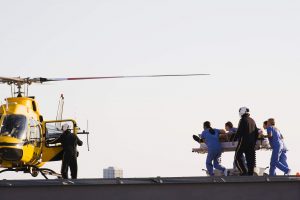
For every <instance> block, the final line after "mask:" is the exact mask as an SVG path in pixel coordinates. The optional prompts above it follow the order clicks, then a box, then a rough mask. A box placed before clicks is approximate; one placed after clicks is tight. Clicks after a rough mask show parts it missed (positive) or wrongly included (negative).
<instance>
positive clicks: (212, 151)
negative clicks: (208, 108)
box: [200, 121, 227, 176]
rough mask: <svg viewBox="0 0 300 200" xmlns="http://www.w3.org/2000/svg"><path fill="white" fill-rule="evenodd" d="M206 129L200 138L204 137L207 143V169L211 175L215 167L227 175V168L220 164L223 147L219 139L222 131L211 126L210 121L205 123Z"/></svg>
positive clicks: (204, 127)
mask: <svg viewBox="0 0 300 200" xmlns="http://www.w3.org/2000/svg"><path fill="white" fill-rule="evenodd" d="M203 129H204V131H203V132H202V133H201V134H200V138H201V139H204V142H205V144H206V145H207V149H208V152H207V157H206V169H207V171H208V174H209V175H210V176H214V172H213V168H215V169H218V170H220V171H222V172H223V174H224V175H225V176H227V170H226V168H225V167H223V166H222V165H220V162H221V154H222V148H221V144H220V141H219V134H220V132H222V133H223V132H225V131H221V130H218V129H213V128H211V125H210V122H209V121H206V122H204V123H203Z"/></svg>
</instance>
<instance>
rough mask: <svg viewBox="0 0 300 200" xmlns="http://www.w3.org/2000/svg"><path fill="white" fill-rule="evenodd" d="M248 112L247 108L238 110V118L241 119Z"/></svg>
mask: <svg viewBox="0 0 300 200" xmlns="http://www.w3.org/2000/svg"><path fill="white" fill-rule="evenodd" d="M249 112H250V110H249V108H247V107H241V108H240V109H239V114H240V117H242V116H243V115H244V114H246V113H249Z"/></svg>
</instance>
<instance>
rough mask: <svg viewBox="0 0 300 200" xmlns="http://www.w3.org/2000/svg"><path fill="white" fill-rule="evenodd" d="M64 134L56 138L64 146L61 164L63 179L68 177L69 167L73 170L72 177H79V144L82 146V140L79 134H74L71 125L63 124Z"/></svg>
mask: <svg viewBox="0 0 300 200" xmlns="http://www.w3.org/2000/svg"><path fill="white" fill-rule="evenodd" d="M62 130H63V134H61V136H60V137H59V138H58V139H57V140H56V142H60V143H61V144H62V148H63V159H62V165H61V175H62V178H63V179H68V168H69V167H70V170H71V178H72V179H77V168H78V167H77V145H79V146H82V141H81V140H80V139H79V138H78V137H77V135H75V134H72V133H71V131H70V129H69V125H68V124H64V125H63V126H62Z"/></svg>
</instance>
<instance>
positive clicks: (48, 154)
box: [42, 120, 76, 162]
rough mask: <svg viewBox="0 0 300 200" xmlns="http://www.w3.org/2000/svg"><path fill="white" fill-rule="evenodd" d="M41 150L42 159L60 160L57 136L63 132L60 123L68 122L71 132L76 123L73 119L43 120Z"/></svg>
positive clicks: (60, 147) (60, 154)
mask: <svg viewBox="0 0 300 200" xmlns="http://www.w3.org/2000/svg"><path fill="white" fill-rule="evenodd" d="M42 124H43V130H44V132H43V137H44V138H45V139H44V142H43V152H42V161H43V162H47V161H57V160H62V146H61V143H60V142H59V140H58V138H59V137H60V136H61V134H62V133H63V131H62V125H63V124H68V125H69V129H70V131H71V132H72V133H74V132H75V131H76V123H75V121H74V120H53V121H44V122H43V123H42Z"/></svg>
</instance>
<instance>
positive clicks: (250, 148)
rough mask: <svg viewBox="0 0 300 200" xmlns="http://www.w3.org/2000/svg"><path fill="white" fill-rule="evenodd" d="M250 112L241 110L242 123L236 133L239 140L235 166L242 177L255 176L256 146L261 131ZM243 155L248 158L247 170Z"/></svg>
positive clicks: (243, 108)
mask: <svg viewBox="0 0 300 200" xmlns="http://www.w3.org/2000/svg"><path fill="white" fill-rule="evenodd" d="M249 112H250V110H249V108H247V107H241V108H240V109H239V114H240V117H241V119H240V121H239V126H238V129H237V132H236V135H237V137H238V139H239V142H238V146H237V148H236V150H235V164H236V166H237V168H238V170H239V171H240V174H241V175H242V176H246V175H248V176H253V173H254V167H255V145H256V140H257V138H258V133H259V129H258V128H257V126H256V123H255V121H254V120H253V119H252V118H251V117H250V114H249ZM243 154H245V156H246V162H247V168H248V169H246V167H245V166H244V162H243V159H242V158H243Z"/></svg>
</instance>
